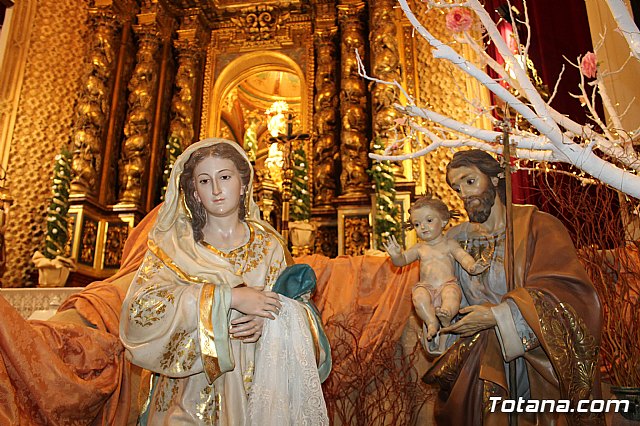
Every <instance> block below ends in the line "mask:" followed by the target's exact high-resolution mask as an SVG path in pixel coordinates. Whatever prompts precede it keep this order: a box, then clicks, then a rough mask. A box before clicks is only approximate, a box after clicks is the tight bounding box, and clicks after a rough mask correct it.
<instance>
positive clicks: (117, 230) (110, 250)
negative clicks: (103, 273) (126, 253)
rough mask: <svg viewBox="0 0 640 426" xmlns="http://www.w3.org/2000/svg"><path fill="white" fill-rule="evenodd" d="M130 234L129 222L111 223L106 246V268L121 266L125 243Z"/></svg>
mask: <svg viewBox="0 0 640 426" xmlns="http://www.w3.org/2000/svg"><path fill="white" fill-rule="evenodd" d="M128 236H129V224H128V223H109V225H108V227H107V236H106V238H105V247H104V265H103V267H104V268H118V267H120V260H121V257H122V250H123V249H124V243H125V242H126V240H127V237H128Z"/></svg>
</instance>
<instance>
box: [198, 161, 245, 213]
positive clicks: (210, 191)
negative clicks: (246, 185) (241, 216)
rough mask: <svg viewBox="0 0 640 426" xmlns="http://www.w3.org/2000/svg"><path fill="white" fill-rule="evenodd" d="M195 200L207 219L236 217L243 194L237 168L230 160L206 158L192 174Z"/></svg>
mask: <svg viewBox="0 0 640 426" xmlns="http://www.w3.org/2000/svg"><path fill="white" fill-rule="evenodd" d="M193 179H194V186H195V194H194V196H195V198H196V200H197V201H198V202H200V203H202V206H203V207H204V209H205V211H206V212H207V216H208V217H212V218H213V217H229V216H232V215H235V217H238V211H239V209H240V205H241V202H242V195H243V193H244V189H243V185H242V180H241V178H240V173H239V172H238V168H237V167H236V165H235V164H234V162H233V161H231V160H230V159H226V158H222V157H206V158H204V159H202V160H201V161H200V162H199V163H198V164H197V165H196V167H195V169H194V172H193Z"/></svg>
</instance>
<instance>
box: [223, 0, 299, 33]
mask: <svg viewBox="0 0 640 426" xmlns="http://www.w3.org/2000/svg"><path fill="white" fill-rule="evenodd" d="M289 15H290V14H289V12H283V11H282V10H280V8H278V7H274V6H265V5H260V6H255V7H251V8H245V9H243V10H241V11H240V16H238V17H231V22H233V23H234V24H235V25H236V26H237V27H238V28H240V29H241V30H242V31H243V32H244V33H245V36H246V40H247V41H264V40H271V39H273V38H274V37H275V35H276V32H277V30H278V29H279V28H280V26H281V25H282V23H283V22H284V21H286V20H287V19H289Z"/></svg>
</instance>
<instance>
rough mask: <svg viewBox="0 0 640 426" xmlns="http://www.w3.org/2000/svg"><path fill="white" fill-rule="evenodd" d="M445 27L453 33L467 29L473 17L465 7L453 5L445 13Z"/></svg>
mask: <svg viewBox="0 0 640 426" xmlns="http://www.w3.org/2000/svg"><path fill="white" fill-rule="evenodd" d="M446 21H447V25H446V26H447V29H448V30H449V31H451V32H454V33H460V32H462V31H467V30H468V29H469V28H471V24H472V23H473V17H472V16H471V11H470V10H469V9H467V8H466V7H454V8H452V9H451V10H450V11H449V13H447V18H446Z"/></svg>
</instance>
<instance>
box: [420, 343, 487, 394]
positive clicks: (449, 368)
mask: <svg viewBox="0 0 640 426" xmlns="http://www.w3.org/2000/svg"><path fill="white" fill-rule="evenodd" d="M479 339H480V333H476V334H474V335H473V336H472V337H469V338H465V339H464V340H462V339H461V340H458V341H457V342H456V343H455V344H454V345H453V346H452V347H451V348H449V350H448V351H447V352H445V353H444V354H443V355H442V356H441V357H440V358H439V359H438V360H436V363H437V364H438V367H437V368H432V369H431V370H430V371H429V372H428V373H427V374H428V376H429V377H428V379H429V380H428V383H436V384H438V385H439V386H440V388H441V389H442V390H445V391H447V392H449V390H450V389H451V388H452V387H453V385H454V384H455V382H456V380H457V379H458V375H459V374H460V370H461V369H462V366H463V365H464V363H465V359H466V358H467V356H468V355H469V353H470V352H471V350H472V349H473V347H474V346H475V345H476V344H477V343H478V340H479ZM436 363H434V367H435V364H436Z"/></svg>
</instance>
